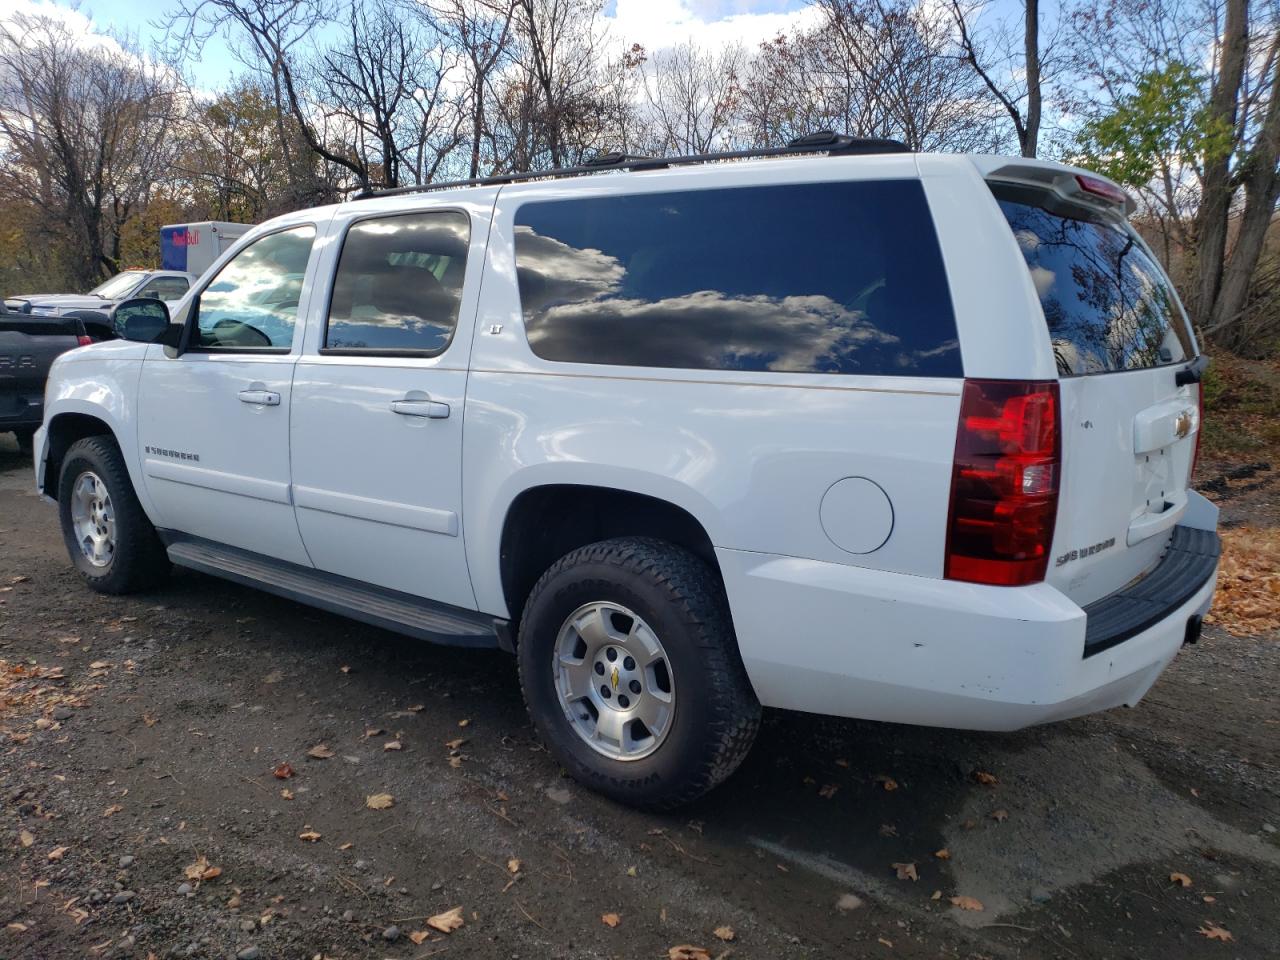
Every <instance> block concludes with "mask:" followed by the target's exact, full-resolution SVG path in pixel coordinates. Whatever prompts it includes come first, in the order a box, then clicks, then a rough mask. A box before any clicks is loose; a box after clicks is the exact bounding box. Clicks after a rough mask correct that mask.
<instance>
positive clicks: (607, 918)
mask: <svg viewBox="0 0 1280 960" xmlns="http://www.w3.org/2000/svg"><path fill="white" fill-rule="evenodd" d="M600 922H601V923H603V924H604V925H605V926H606V927H616V926H617V925H618V924H620V923H621V922H622V918H621V917H620V916H618V915H617V914H616V913H602V914H601V915H600Z"/></svg>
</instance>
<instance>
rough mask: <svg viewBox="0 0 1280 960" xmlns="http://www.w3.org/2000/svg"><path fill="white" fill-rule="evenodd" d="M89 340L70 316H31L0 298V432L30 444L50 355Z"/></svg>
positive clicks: (39, 416) (23, 446)
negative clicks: (14, 311) (12, 308)
mask: <svg viewBox="0 0 1280 960" xmlns="http://www.w3.org/2000/svg"><path fill="white" fill-rule="evenodd" d="M93 341H94V338H93V337H91V336H90V335H89V334H88V332H87V331H86V329H85V326H84V324H83V323H82V322H81V321H80V320H78V319H76V318H74V317H32V316H29V315H28V314H23V313H13V312H12V311H10V310H9V309H8V308H7V307H6V306H5V305H4V304H3V303H0V433H13V434H14V435H15V436H16V437H17V439H18V447H19V448H20V449H22V450H30V449H31V438H32V435H33V434H34V433H35V432H36V429H37V428H38V427H39V426H40V421H41V420H42V419H43V417H44V383H45V379H46V378H47V377H48V375H49V367H50V365H51V364H52V363H53V361H54V358H55V357H57V356H58V355H59V354H63V353H66V352H67V351H68V350H74V349H75V348H76V347H83V346H87V345H88V344H90V343H92V342H93Z"/></svg>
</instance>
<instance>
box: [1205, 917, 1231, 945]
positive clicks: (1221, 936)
mask: <svg viewBox="0 0 1280 960" xmlns="http://www.w3.org/2000/svg"><path fill="white" fill-rule="evenodd" d="M1196 933H1198V934H1200V936H1202V937H1208V938H1209V939H1210V940H1221V941H1222V942H1223V943H1231V942H1232V941H1234V940H1235V937H1233V936H1232V935H1231V932H1230V931H1228V930H1224V929H1223V928H1222V927H1219V926H1218V925H1216V924H1213V923H1210V922H1209V921H1207V920H1206V921H1205V922H1204V923H1203V924H1201V926H1200V929H1199V930H1197V931H1196Z"/></svg>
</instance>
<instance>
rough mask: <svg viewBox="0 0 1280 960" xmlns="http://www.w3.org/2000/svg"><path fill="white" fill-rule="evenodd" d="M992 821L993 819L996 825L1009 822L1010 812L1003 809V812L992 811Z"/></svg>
mask: <svg viewBox="0 0 1280 960" xmlns="http://www.w3.org/2000/svg"><path fill="white" fill-rule="evenodd" d="M991 819H992V820H994V821H995V822H996V823H1004V822H1005V821H1006V820H1008V819H1009V811H1008V810H1003V809H1002V810H992V811H991Z"/></svg>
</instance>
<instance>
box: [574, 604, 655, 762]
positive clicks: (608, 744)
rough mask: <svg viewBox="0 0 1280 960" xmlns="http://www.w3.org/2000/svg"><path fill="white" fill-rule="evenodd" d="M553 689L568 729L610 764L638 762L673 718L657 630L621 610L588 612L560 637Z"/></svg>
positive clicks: (590, 608)
mask: <svg viewBox="0 0 1280 960" xmlns="http://www.w3.org/2000/svg"><path fill="white" fill-rule="evenodd" d="M554 671H555V685H556V694H557V696H558V697H559V699H560V706H561V708H562V709H563V710H564V715H565V717H566V718H568V720H569V725H570V726H571V727H572V728H573V731H574V733H576V734H577V735H578V736H579V737H580V738H582V740H583V741H584V742H585V743H586V744H587V745H588V746H589V747H591V749H593V750H595V751H596V752H597V753H600V754H603V755H604V756H606V757H608V758H609V759H610V760H640V759H643V758H644V757H647V756H649V754H651V753H653V752H654V751H655V750H657V749H658V748H659V747H660V746H662V742H663V741H664V740H665V739H666V738H667V734H668V733H669V732H670V731H671V726H672V720H673V719H674V718H675V708H676V686H675V672H674V671H673V670H672V668H671V663H670V660H669V659H668V658H667V652H666V650H665V649H663V646H662V642H661V641H660V640H659V639H658V635H657V634H656V633H655V632H654V631H653V629H652V628H651V627H650V626H649V625H648V624H647V623H645V622H644V620H642V619H641V618H640V617H638V616H637V615H636V614H635V613H634V612H633V611H631V610H628V609H627V608H626V607H624V606H622V605H621V604H618V603H611V602H608V601H598V602H595V603H587V604H583V605H582V606H581V607H579V608H578V609H577V610H575V611H574V612H573V613H572V614H570V615H569V617H568V619H566V620H565V622H564V625H563V626H561V628H560V633H559V635H558V636H557V637H556V646H555V663H554Z"/></svg>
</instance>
